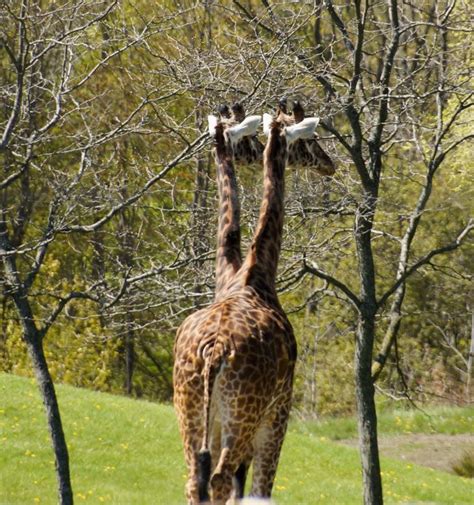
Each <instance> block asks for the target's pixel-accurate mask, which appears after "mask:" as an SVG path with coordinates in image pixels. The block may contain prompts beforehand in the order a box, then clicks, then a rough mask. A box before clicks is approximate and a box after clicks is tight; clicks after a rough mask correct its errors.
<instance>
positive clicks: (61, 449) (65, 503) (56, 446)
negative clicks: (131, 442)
mask: <svg viewBox="0 0 474 505" xmlns="http://www.w3.org/2000/svg"><path fill="white" fill-rule="evenodd" d="M10 248H11V245H10V242H9V240H8V235H7V228H6V225H5V221H2V220H1V219H0V250H3V251H8V250H10ZM3 265H4V268H5V280H6V283H7V292H8V294H9V295H10V296H11V297H12V299H13V301H14V303H15V307H16V310H17V312H18V316H19V319H20V322H21V325H22V327H23V338H24V341H25V343H26V346H27V349H28V353H29V355H30V358H31V361H32V364H33V370H34V372H35V376H36V380H37V382H38V386H39V389H40V392H41V396H42V400H43V404H44V407H45V410H46V417H47V421H48V429H49V433H50V436H51V442H52V445H53V451H54V456H55V467H56V477H57V481H58V493H59V504H60V505H72V504H73V494H72V486H71V477H70V473H69V455H68V450H67V445H66V439H65V437H64V431H63V427H62V422H61V415H60V413H59V405H58V400H57V397H56V391H55V389H54V384H53V380H52V378H51V374H50V373H49V369H48V364H47V362H46V357H45V355H44V350H43V335H42V334H41V332H40V331H39V329H38V328H37V326H36V323H35V319H34V317H33V311H32V309H31V305H30V303H29V300H28V297H27V292H26V291H25V287H24V285H23V283H22V282H20V278H19V275H18V269H17V266H16V260H15V256H13V255H11V256H6V257H4V258H3Z"/></svg>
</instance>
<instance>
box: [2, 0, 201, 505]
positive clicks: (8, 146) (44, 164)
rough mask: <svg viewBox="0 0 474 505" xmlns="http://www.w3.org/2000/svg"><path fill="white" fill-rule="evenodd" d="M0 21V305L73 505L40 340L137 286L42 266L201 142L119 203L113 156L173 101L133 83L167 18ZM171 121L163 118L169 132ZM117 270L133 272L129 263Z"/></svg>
mask: <svg viewBox="0 0 474 505" xmlns="http://www.w3.org/2000/svg"><path fill="white" fill-rule="evenodd" d="M0 13H1V26H2V28H1V33H0V41H1V45H2V49H3V51H2V54H1V60H2V70H1V79H2V94H3V102H4V104H5V105H4V107H2V112H1V119H0V124H1V135H0V156H1V163H2V174H3V176H2V179H1V181H0V190H1V214H0V257H1V259H2V265H3V271H2V276H1V277H0V281H1V286H2V288H3V294H4V297H5V298H4V300H6V303H9V301H10V300H11V302H12V304H13V306H14V308H15V310H16V314H17V318H18V321H19V322H20V324H21V327H22V337H23V340H24V342H25V344H26V347H27V349H28V353H29V356H30V359H31V363H32V367H33V369H34V373H35V376H36V378H37V382H38V385H39V388H40V391H41V395H42V398H43V402H44V405H45V409H46V414H47V420H48V427H49V431H50V435H51V440H52V445H53V449H54V454H55V464H56V473H57V479H58V488H59V497H60V503H62V504H68V503H72V502H73V494H72V488H71V481H70V471H69V457H68V450H67V445H66V440H65V436H64V431H63V426H62V421H61V416H60V411H59V406H58V401H57V397H56V392H55V388H54V384H53V380H52V377H51V374H50V371H49V368H48V363H47V360H46V357H45V352H44V339H45V337H46V336H47V334H48V333H49V331H50V329H51V328H52V327H53V325H54V324H55V322H56V321H57V319H58V317H59V316H60V315H61V314H62V313H63V311H64V309H65V308H66V307H67V306H68V305H69V304H70V302H71V301H73V300H77V299H83V300H89V301H91V302H93V303H96V304H98V305H100V306H101V308H102V309H105V308H107V307H111V306H113V305H115V304H116V303H117V302H118V301H119V299H120V298H121V296H122V294H123V292H124V291H125V290H126V288H127V287H128V286H130V285H132V284H133V283H138V282H139V281H140V280H141V279H142V277H140V276H139V277H138V278H135V279H130V278H128V277H127V275H128V274H126V275H125V276H122V277H123V280H122V281H121V285H120V289H118V290H117V291H116V292H115V293H112V294H110V293H109V299H104V297H103V296H102V295H103V290H102V292H101V290H100V289H99V288H100V287H101V285H100V283H99V284H94V283H89V282H88V281H89V279H88V278H87V277H85V276H82V277H81V276H80V274H79V272H80V270H77V266H78V264H79V263H80V256H81V255H80V254H79V257H77V256H76V257H74V256H75V255H74V254H73V253H72V252H70V253H69V258H68V260H66V261H70V266H72V265H73V263H74V262H75V261H76V264H75V265H74V266H75V268H76V271H73V272H71V270H69V272H68V269H65V271H64V277H63V278H62V279H61V282H59V283H57V284H56V285H52V286H51V285H48V282H47V281H45V275H46V277H47V273H46V272H45V269H47V266H48V260H50V259H51V257H54V254H55V253H56V254H57V252H58V249H60V248H67V247H68V245H67V244H68V243H69V244H72V242H73V241H74V240H77V239H75V238H74V237H76V236H78V235H79V236H82V237H83V236H84V235H87V234H89V235H90V234H92V233H93V232H97V231H98V230H102V229H105V228H106V227H107V225H108V224H109V223H110V222H111V221H113V220H114V219H116V218H118V217H120V216H122V217H123V216H124V212H125V210H126V209H128V208H130V207H131V206H132V205H133V204H134V203H135V202H136V201H138V200H139V199H140V198H142V197H143V195H145V194H146V192H147V191H148V190H149V189H150V188H151V187H152V186H153V185H154V184H156V183H157V182H158V181H160V180H162V179H163V178H164V177H165V175H166V174H167V173H168V172H169V170H171V169H172V168H173V167H174V166H176V165H177V164H178V163H180V162H182V161H184V160H186V159H188V158H189V157H190V156H192V155H193V153H194V152H196V151H197V150H199V148H201V147H202V145H203V140H205V135H201V136H200V137H198V138H197V139H193V140H191V141H188V140H187V139H186V137H185V133H184V132H183V133H180V139H181V142H180V143H177V144H176V145H175V147H174V148H170V147H169V141H170V137H168V138H166V139H165V140H164V141H163V142H162V143H160V142H158V148H159V149H162V148H163V146H167V149H166V154H165V156H161V154H158V156H156V158H155V160H154V161H155V162H156V163H157V165H158V166H160V169H159V170H158V171H157V172H156V173H153V171H152V170H150V171H149V172H148V173H145V174H144V175H143V174H136V173H135V174H133V173H132V172H131V171H129V177H128V178H127V179H126V182H127V187H128V192H127V193H126V194H124V192H123V182H124V181H123V177H122V174H120V163H121V160H120V154H119V151H120V149H117V147H118V146H119V145H120V144H121V142H122V141H123V139H130V143H131V144H133V143H137V142H138V140H137V139H138V138H139V137H140V136H145V135H149V134H150V133H151V130H153V128H154V127H155V120H154V118H153V117H152V112H153V107H156V106H157V104H162V103H163V102H166V100H168V99H170V98H172V97H174V96H175V95H176V94H178V93H179V92H180V85H179V84H176V83H175V82H173V83H170V82H166V80H165V79H162V80H161V82H157V83H154V84H152V83H151V82H150V81H147V80H145V79H141V80H140V79H135V77H136V76H137V74H136V73H135V72H137V71H138V70H139V69H138V68H137V66H136V63H134V61H136V60H134V58H137V56H138V55H137V52H139V49H140V48H142V47H146V44H147V43H148V41H149V40H150V39H151V38H152V37H153V36H154V35H155V34H156V33H159V32H160V31H163V30H166V28H167V27H170V26H172V24H173V16H168V15H166V13H163V16H162V17H160V18H159V19H158V20H154V19H152V18H150V19H146V18H145V17H143V16H142V15H141V13H140V11H139V9H138V7H135V8H134V7H132V6H131V5H120V4H119V2H117V1H113V2H108V1H101V2H95V1H94V2H92V1H87V2H71V3H69V2H60V3H59V4H49V3H46V4H45V5H43V4H42V2H29V1H28V0H23V1H22V2H20V3H17V2H2V4H1V11H0ZM124 20H126V21H124ZM124 58H127V60H126V63H127V65H125V63H124V61H123V59H124ZM112 64H114V65H115V66H114V67H112V66H111V65H112ZM122 65H123V66H122ZM164 65H165V66H167V65H168V63H167V62H166V63H165V64H164ZM125 67H127V70H129V72H128V73H127V72H126V71H125ZM125 90H126V93H125ZM124 99H125V100H124ZM116 104H120V107H116ZM166 119H167V118H166V116H164V117H160V120H161V121H162V122H164V123H165V124H166ZM159 130H160V128H159V127H158V128H157V131H158V132H159ZM167 157H168V158H167ZM166 159H167V161H165V160H166ZM121 183H122V184H121ZM121 226H122V228H124V227H125V223H124V221H123V220H122V224H121ZM81 240H82V239H78V242H80V241H81ZM87 244H89V245H90V242H88V241H87V242H86V246H85V247H84V246H83V248H84V249H86V248H87ZM66 257H67V256H66ZM122 259H123V262H124V263H125V266H126V268H128V267H129V266H130V265H129V261H130V258H129V257H128V256H127V257H126V258H122ZM151 270H152V272H151V273H148V275H152V273H153V269H151ZM77 274H79V277H80V278H79V279H78V278H77ZM144 276H145V277H146V274H144ZM128 323H129V321H127V324H128Z"/></svg>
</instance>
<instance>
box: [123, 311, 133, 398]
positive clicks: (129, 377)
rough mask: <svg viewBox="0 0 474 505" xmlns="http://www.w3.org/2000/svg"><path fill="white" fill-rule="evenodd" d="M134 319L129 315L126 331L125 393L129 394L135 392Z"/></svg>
mask: <svg viewBox="0 0 474 505" xmlns="http://www.w3.org/2000/svg"><path fill="white" fill-rule="evenodd" d="M132 325H133V321H132V319H131V317H130V315H127V331H126V333H125V349H124V352H125V384H124V386H125V393H126V394H127V395H128V396H132V394H133V373H134V371H135V339H134V331H133V326H132Z"/></svg>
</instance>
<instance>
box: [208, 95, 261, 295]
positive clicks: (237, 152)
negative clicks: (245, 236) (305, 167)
mask: <svg viewBox="0 0 474 505" xmlns="http://www.w3.org/2000/svg"><path fill="white" fill-rule="evenodd" d="M231 110H232V112H231ZM231 110H230V109H229V107H228V106H227V105H221V106H220V107H219V115H220V121H218V120H217V118H216V117H215V116H209V125H210V133H211V134H212V135H213V136H214V139H215V142H214V143H215V157H216V165H217V171H216V173H217V187H218V194H219V218H218V227H217V228H218V232H217V254H216V289H215V291H216V294H215V300H219V299H220V298H222V297H223V296H225V287H226V286H227V284H228V282H229V281H230V279H231V277H232V276H233V275H234V274H235V273H236V272H237V271H238V270H239V268H240V266H241V264H242V253H241V250H240V202H239V196H238V187H237V180H236V176H235V170H234V160H236V161H240V162H241V163H242V164H243V163H247V164H251V163H254V162H258V161H259V160H261V159H262V155H263V146H262V144H261V142H260V141H259V140H258V139H257V137H256V127H257V126H258V125H259V124H260V122H261V118H260V116H251V117H250V118H248V119H250V128H246V127H245V126H244V127H242V126H241V125H242V124H244V125H245V120H246V117H245V110H244V108H243V106H242V105H241V104H240V103H235V104H234V105H232V108H231ZM252 118H253V119H252ZM239 127H240V128H241V129H242V130H243V133H249V135H245V136H241V133H242V131H239V130H238V129H239ZM236 128H237V130H238V133H237V135H235V134H234V135H232V131H233V130H235V129H236ZM233 137H234V139H235V137H238V140H237V141H235V140H234V141H233Z"/></svg>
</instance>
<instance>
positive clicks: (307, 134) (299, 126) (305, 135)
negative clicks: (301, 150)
mask: <svg viewBox="0 0 474 505" xmlns="http://www.w3.org/2000/svg"><path fill="white" fill-rule="evenodd" d="M318 123H319V118H318V117H307V118H306V119H303V121H301V122H299V123H296V124H294V125H292V126H287V127H286V128H285V134H286V140H287V142H288V144H291V143H292V142H295V141H296V140H298V139H312V138H313V137H314V130H315V129H316V126H318Z"/></svg>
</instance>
